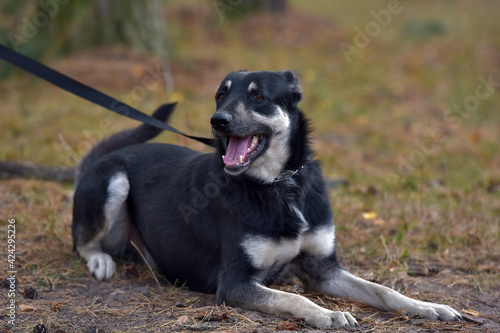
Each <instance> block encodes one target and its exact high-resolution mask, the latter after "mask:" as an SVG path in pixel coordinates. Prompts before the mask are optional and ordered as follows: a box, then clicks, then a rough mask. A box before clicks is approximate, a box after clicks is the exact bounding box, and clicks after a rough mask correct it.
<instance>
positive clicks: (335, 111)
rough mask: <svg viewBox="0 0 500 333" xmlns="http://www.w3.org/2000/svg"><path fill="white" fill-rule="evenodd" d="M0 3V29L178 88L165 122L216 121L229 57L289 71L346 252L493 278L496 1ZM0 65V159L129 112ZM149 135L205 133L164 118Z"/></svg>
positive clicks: (137, 98)
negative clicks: (172, 130)
mask: <svg viewBox="0 0 500 333" xmlns="http://www.w3.org/2000/svg"><path fill="white" fill-rule="evenodd" d="M0 8H1V14H0V22H1V23H0V39H1V42H2V43H3V44H4V45H7V46H9V47H12V48H14V49H16V50H17V51H19V52H21V53H23V54H25V55H29V56H31V57H34V58H36V59H38V60H39V61H41V62H43V63H44V64H47V65H49V66H51V67H53V68H55V69H57V70H59V71H61V72H63V73H65V74H67V75H69V76H71V77H74V78H76V79H77V80H80V81H81V82H83V83H85V84H87V85H90V86H92V87H94V88H96V89H99V90H102V91H104V92H106V93H108V94H110V95H112V96H114V97H116V98H118V99H120V100H122V101H124V102H126V103H129V104H130V105H133V106H135V107H137V108H139V109H140V110H142V111H144V112H146V113H151V112H152V111H153V110H154V109H155V108H156V107H157V106H159V105H160V104H162V103H165V102H171V101H177V102H179V105H178V107H177V109H176V112H175V115H174V117H173V121H172V124H173V125H174V126H175V127H177V128H179V129H180V130H183V131H185V132H187V133H190V134H193V135H198V136H207V137H208V136H210V135H211V132H210V126H209V119H210V117H211V114H212V113H213V112H214V110H215V103H214V94H215V92H216V89H217V87H218V85H219V83H220V82H221V80H222V79H223V78H224V76H225V75H226V74H228V73H229V72H231V71H235V70H242V69H246V70H270V71H276V70H283V69H292V70H294V71H296V72H297V73H298V74H299V76H300V78H301V84H302V87H303V90H304V98H303V100H302V102H301V103H300V104H299V107H300V108H301V109H302V110H303V111H304V112H305V113H306V114H307V116H308V117H309V118H310V120H311V122H312V125H313V127H314V133H313V142H314V149H315V151H316V154H317V158H318V159H319V160H320V161H321V163H322V165H323V172H324V175H325V176H326V177H327V179H328V180H329V182H330V185H331V188H332V189H331V194H332V196H331V197H332V205H333V207H334V210H335V211H336V214H337V215H336V216H337V224H338V234H339V242H340V243H342V248H341V250H340V253H341V256H343V262H345V263H347V264H348V265H350V266H351V267H357V266H364V265H368V264H369V265H370V266H371V267H375V271H376V272H378V273H380V274H389V273H387V272H388V270H387V268H388V267H390V268H391V271H390V272H394V270H395V271H396V272H401V271H403V272H407V273H408V272H409V273H412V272H413V273H415V271H417V273H418V272H421V270H419V269H420V268H419V267H420V266H419V265H418V264H415V262H416V261H415V260H416V258H424V259H425V260H427V261H428V260H437V261H441V262H446V263H448V264H450V265H452V266H453V267H455V268H457V269H459V271H460V272H462V271H466V272H470V274H472V275H471V276H470V279H465V280H464V281H462V282H463V285H467V286H471V288H478V289H477V290H485V289H486V290H487V289H488V288H492V286H493V285H495V284H498V273H499V272H500V267H499V266H498V262H500V246H499V243H500V231H499V225H500V153H499V142H500V34H499V32H500V20H499V17H498V14H499V13H500V2H498V1H494V0H490V1H487V0H486V1H474V2H471V1H447V0H442V1H441V0H439V1H395V0H394V1H392V0H391V1H369V2H368V1H364V2H361V1H328V0H310V1H299V0H274V1H264V0H252V1H244V0H187V1H180V0H165V1H162V0H151V1H147V2H146V1H135V2H131V1H130V2H124V1H118V0H100V1H93V2H87V1H78V0H73V1H72V0H64V1H63V0H59V1H56V0H53V1H49V0H46V1H43V0H42V1H38V2H34V1H27V0H20V1H6V0H2V1H1V2H0ZM0 76H1V82H0V96H1V97H0V98H1V105H0V115H1V117H0V132H1V135H0V159H1V160H8V161H30V162H33V163H37V164H46V165H52V166H68V167H74V166H75V165H76V164H77V163H78V161H79V160H80V158H81V157H82V156H83V154H85V152H87V151H88V150H89V149H90V148H91V147H92V145H93V144H95V143H96V142H97V141H99V140H100V139H102V138H103V137H105V136H108V135H110V134H111V133H114V132H116V131H119V130H121V129H124V128H128V127H132V126H135V125H136V123H135V122H134V121H132V120H128V119H125V118H122V117H119V116H116V115H114V114H112V113H111V112H109V111H107V110H104V109H102V108H100V107H98V106H95V105H93V104H91V103H89V102H86V101H84V100H81V99H79V98H77V97H75V96H73V95H71V94H69V93H67V92H64V91H62V90H61V89H59V88H56V87H53V86H51V85H50V84H48V83H46V82H43V81H41V80H39V79H37V78H35V77H33V76H31V75H29V74H26V73H23V72H22V71H20V70H17V69H15V68H13V67H12V66H11V65H9V64H6V63H4V62H1V61H0ZM156 140H157V141H161V142H170V143H176V144H181V145H187V146H190V147H192V148H194V149H198V150H203V151H210V149H209V148H207V147H204V146H202V145H201V144H198V143H196V142H192V141H189V140H188V139H185V138H182V137H179V136H175V135H171V134H162V135H161V136H160V137H159V138H158V139H156ZM30 184H31V183H30ZM9 186H13V187H12V188H16V189H18V190H16V191H18V192H19V193H21V192H23V191H21V190H19V188H22V185H19V184H17V183H16V185H9ZM30 186H34V185H32V184H31V185H29V186H28V188H27V190H26V191H24V192H23V193H32V190H30ZM61 186H64V188H67V189H71V188H72V185H71V184H66V185H61ZM12 188H11V189H12ZM30 191H31V192H30ZM14 192H15V191H14ZM14 192H12V193H14ZM18 192H16V193H18ZM35 192H36V191H35ZM25 214H27V215H26V216H25V218H26V219H28V218H29V215H28V214H29V213H25ZM38 218H39V219H42V220H43V219H44V217H43V216H40V217H38ZM55 223H64V224H66V225H67V224H68V223H69V221H66V220H65V221H60V220H59V221H57V222H55ZM348 247H350V248H349V250H347V248H348ZM408 258H412V260H413V261H409V259H408ZM377 265H378V266H377ZM377 268H378V269H379V270H378V271H377ZM424 271H425V270H424ZM425 272H427V273H428V274H431V273H429V269H427V271H425ZM417 273H415V274H417ZM391 274H392V273H391ZM489 274H491V275H489ZM495 276H496V278H495ZM473 281H475V282H473ZM477 281H480V282H477ZM479 285H480V286H479Z"/></svg>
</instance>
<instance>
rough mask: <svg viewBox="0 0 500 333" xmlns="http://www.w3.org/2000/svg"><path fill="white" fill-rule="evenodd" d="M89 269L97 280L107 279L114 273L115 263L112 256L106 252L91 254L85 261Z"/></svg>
mask: <svg viewBox="0 0 500 333" xmlns="http://www.w3.org/2000/svg"><path fill="white" fill-rule="evenodd" d="M87 267H88V268H89V271H90V272H91V273H92V274H94V275H95V277H96V279H97V280H104V279H106V280H107V279H109V278H111V277H112V276H113V274H115V271H116V265H115V263H114V261H113V258H111V256H110V255H109V254H107V253H104V252H101V253H95V254H93V255H92V256H91V257H90V259H89V262H88V263H87Z"/></svg>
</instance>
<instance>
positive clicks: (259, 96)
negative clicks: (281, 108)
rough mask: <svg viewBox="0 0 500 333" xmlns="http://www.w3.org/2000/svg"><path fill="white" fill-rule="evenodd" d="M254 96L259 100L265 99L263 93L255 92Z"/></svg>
mask: <svg viewBox="0 0 500 333" xmlns="http://www.w3.org/2000/svg"><path fill="white" fill-rule="evenodd" d="M253 98H254V99H255V100H257V101H262V100H263V99H264V96H262V95H261V94H255V95H253Z"/></svg>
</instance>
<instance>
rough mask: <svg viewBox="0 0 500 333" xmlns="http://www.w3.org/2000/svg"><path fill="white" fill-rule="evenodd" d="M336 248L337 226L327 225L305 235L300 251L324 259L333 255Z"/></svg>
mask: <svg viewBox="0 0 500 333" xmlns="http://www.w3.org/2000/svg"><path fill="white" fill-rule="evenodd" d="M334 248H335V226H334V225H333V223H332V224H331V225H326V226H324V227H321V228H318V229H316V230H314V231H312V232H309V233H306V234H304V242H303V243H302V245H301V247H300V250H301V251H304V252H306V253H307V254H309V255H312V256H314V257H316V258H324V257H327V256H329V255H331V254H332V253H333V250H334Z"/></svg>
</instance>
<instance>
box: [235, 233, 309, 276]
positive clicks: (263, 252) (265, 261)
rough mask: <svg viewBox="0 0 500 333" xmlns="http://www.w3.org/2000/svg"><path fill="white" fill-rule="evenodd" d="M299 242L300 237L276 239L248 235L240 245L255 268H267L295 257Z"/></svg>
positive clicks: (298, 250) (300, 240)
mask: <svg viewBox="0 0 500 333" xmlns="http://www.w3.org/2000/svg"><path fill="white" fill-rule="evenodd" d="M301 243H302V237H298V238H294V239H281V240H280V241H276V240H274V239H271V238H268V237H264V236H248V237H247V238H246V239H245V240H244V241H243V243H242V247H243V250H244V251H245V253H246V254H247V255H248V257H249V258H250V261H251V263H252V265H253V266H254V267H255V268H257V269H267V268H269V267H271V266H273V265H283V264H285V263H287V262H289V261H290V260H292V259H293V258H295V257H296V256H297V255H298V254H299V252H300V245H301Z"/></svg>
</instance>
